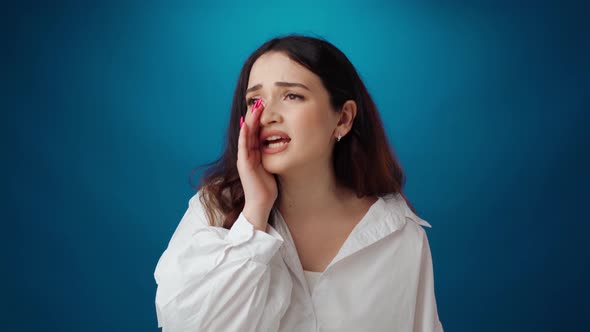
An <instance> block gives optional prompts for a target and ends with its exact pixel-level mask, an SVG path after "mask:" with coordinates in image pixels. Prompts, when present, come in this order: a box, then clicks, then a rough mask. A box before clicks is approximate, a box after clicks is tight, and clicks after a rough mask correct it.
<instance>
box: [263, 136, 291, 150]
mask: <svg viewBox="0 0 590 332" xmlns="http://www.w3.org/2000/svg"><path fill="white" fill-rule="evenodd" d="M290 141H291V139H290V138H278V139H269V140H265V141H264V143H263V144H264V146H265V147H267V148H269V149H274V148H278V147H281V146H283V145H287V144H288V143H289V142H290Z"/></svg>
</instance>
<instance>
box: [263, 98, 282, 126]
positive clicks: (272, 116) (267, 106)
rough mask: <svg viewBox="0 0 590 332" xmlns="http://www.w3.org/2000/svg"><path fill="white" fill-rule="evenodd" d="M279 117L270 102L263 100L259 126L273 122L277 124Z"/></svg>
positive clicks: (275, 108)
mask: <svg viewBox="0 0 590 332" xmlns="http://www.w3.org/2000/svg"><path fill="white" fill-rule="evenodd" d="M280 120H281V115H280V113H279V112H277V107H275V106H274V105H273V102H272V100H264V110H263V111H262V114H260V124H261V125H263V126H266V125H268V124H271V123H273V122H279V121H280Z"/></svg>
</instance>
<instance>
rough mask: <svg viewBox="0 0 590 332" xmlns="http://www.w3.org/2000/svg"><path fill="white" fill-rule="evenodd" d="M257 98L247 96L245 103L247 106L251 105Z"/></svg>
mask: <svg viewBox="0 0 590 332" xmlns="http://www.w3.org/2000/svg"><path fill="white" fill-rule="evenodd" d="M257 100H258V98H248V99H247V100H246V105H248V106H252V105H254V103H255V102H256V101H257Z"/></svg>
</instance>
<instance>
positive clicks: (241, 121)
mask: <svg viewBox="0 0 590 332" xmlns="http://www.w3.org/2000/svg"><path fill="white" fill-rule="evenodd" d="M243 125H244V117H243V116H240V129H242V126H243Z"/></svg>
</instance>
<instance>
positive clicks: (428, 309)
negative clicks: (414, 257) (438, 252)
mask: <svg viewBox="0 0 590 332" xmlns="http://www.w3.org/2000/svg"><path fill="white" fill-rule="evenodd" d="M421 233H422V254H421V259H420V274H419V281H418V292H417V298H416V309H415V313H414V332H444V330H443V326H442V323H441V322H440V319H439V317H438V310H437V307H436V297H435V294H434V272H433V268H432V254H431V252H430V244H429V243H428V237H427V236H426V232H425V231H424V230H422V232H421Z"/></svg>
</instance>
